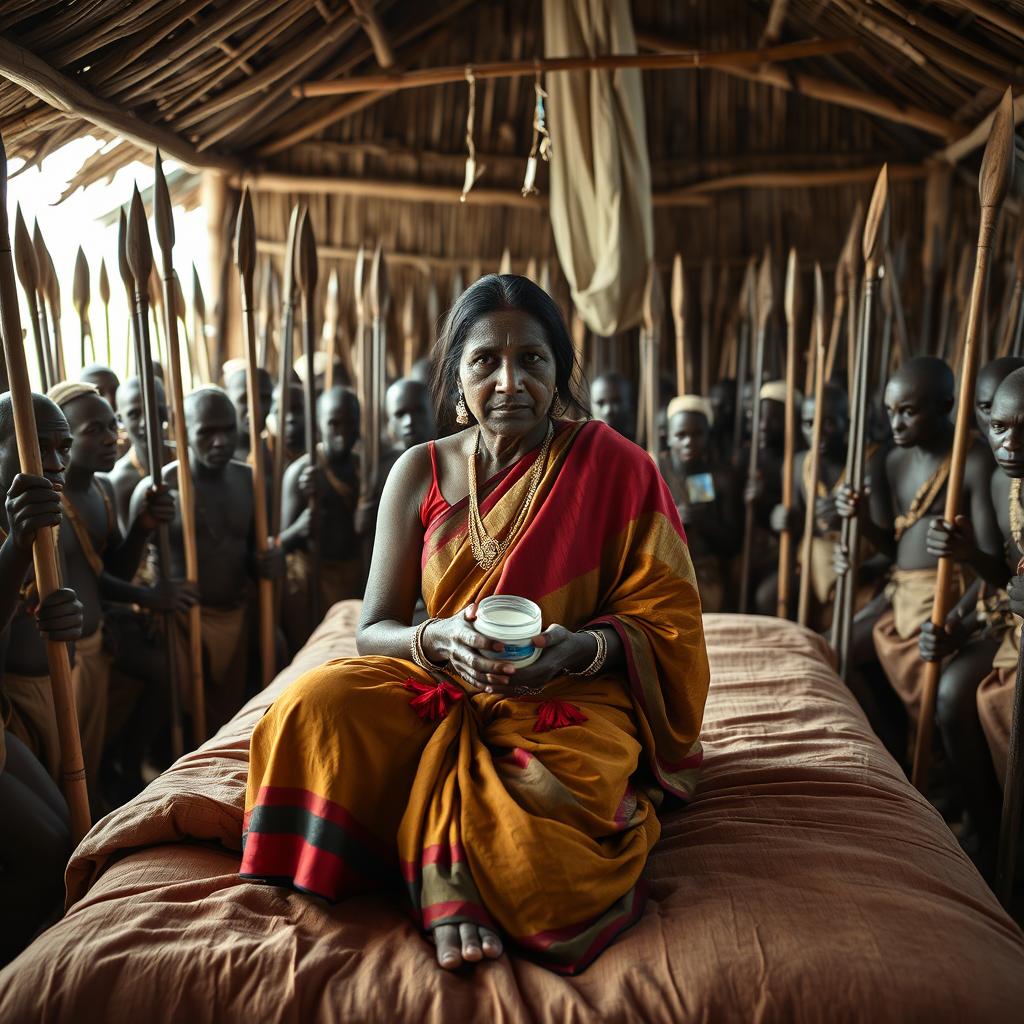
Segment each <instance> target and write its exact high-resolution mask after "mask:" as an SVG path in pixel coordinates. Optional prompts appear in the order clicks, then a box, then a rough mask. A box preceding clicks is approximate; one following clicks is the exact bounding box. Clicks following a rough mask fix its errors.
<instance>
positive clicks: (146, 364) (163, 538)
mask: <svg viewBox="0 0 1024 1024" xmlns="http://www.w3.org/2000/svg"><path fill="white" fill-rule="evenodd" d="M124 242H125V250H124V261H125V262H124V266H123V268H122V275H123V274H124V273H125V271H126V272H127V274H128V276H127V277H126V278H125V279H124V280H125V287H126V288H130V289H131V291H130V293H129V294H130V295H131V299H132V300H133V301H134V311H135V316H134V324H135V363H136V367H137V369H138V373H139V378H140V380H141V381H142V404H143V409H144V415H145V418H146V451H147V458H148V462H149V477H150V480H151V481H152V482H153V484H154V485H155V484H157V483H158V482H159V480H160V479H161V467H162V466H163V447H164V442H163V429H162V426H161V423H160V407H159V405H158V404H157V397H156V374H155V372H154V369H153V349H152V345H151V343H150V337H149V276H150V273H151V271H152V269H153V246H152V243H151V242H150V239H149V225H148V224H147V223H146V209H145V207H144V206H143V205H142V196H141V195H140V194H139V189H138V186H137V185H136V186H135V190H134V192H133V193H132V202H131V206H130V207H129V208H128V219H127V221H126V222H125V232H124ZM156 550H157V561H158V563H159V569H160V579H162V580H167V579H170V578H171V571H170V567H171V542H170V534H169V531H168V529H167V526H166V525H163V526H160V527H158V528H157V543H156ZM164 637H165V642H166V644H167V671H168V675H169V677H170V687H171V691H170V692H171V746H172V748H173V750H174V754H175V756H176V757H180V756H181V752H182V750H183V749H184V739H183V737H182V728H181V706H180V694H179V692H178V664H177V662H178V659H177V651H176V648H175V644H174V642H173V637H174V621H173V614H172V613H171V612H167V613H165V617H164Z"/></svg>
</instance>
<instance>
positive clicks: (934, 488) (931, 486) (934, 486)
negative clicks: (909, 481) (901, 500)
mask: <svg viewBox="0 0 1024 1024" xmlns="http://www.w3.org/2000/svg"><path fill="white" fill-rule="evenodd" d="M950 459H951V456H949V455H947V456H946V458H945V461H943V463H942V465H941V466H939V468H938V469H937V470H935V472H934V474H933V475H932V476H930V477H929V478H928V479H927V480H925V482H924V483H923V484H921V486H920V487H919V488H918V489H917V494H915V495H914V500H913V501H912V502H911V503H910V507H909V508H908V509H907V511H906V513H905V514H903V515H898V516H897V517H896V520H895V522H894V524H893V525H894V527H895V530H896V540H899V539H900V538H901V537H902V536H903V534H905V533H906V532H907V530H909V529H910V528H911V527H912V526H914V525H915V524H916V523H918V522H920V520H921V519H922V518H923V517H924V516H926V515H927V514H928V509H930V508H931V507H932V504H933V502H934V501H935V499H936V498H937V497H938V496H939V491H941V490H942V488H943V487H945V486H946V481H947V480H948V479H949V464H950Z"/></svg>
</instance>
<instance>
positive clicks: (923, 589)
mask: <svg viewBox="0 0 1024 1024" xmlns="http://www.w3.org/2000/svg"><path fill="white" fill-rule="evenodd" d="M937 578H938V570H937V569H935V568H929V569H893V570H892V572H891V574H890V578H889V584H888V586H887V587H886V588H885V594H886V597H888V598H889V602H890V605H891V607H890V608H889V609H888V610H887V611H885V612H883V613H882V615H880V616H879V618H878V620H877V621H876V622H875V626H874V629H873V631H872V636H873V638H874V641H875V652H876V654H877V655H878V660H879V661H880V662H881V663H882V668H883V669H884V670H885V674H886V676H887V677H888V679H889V683H890V685H891V686H892V688H893V689H894V690H895V691H896V693H897V694H898V695H899V697H900V699H901V700H902V701H903V704H904V706H905V707H906V709H907V714H908V715H909V716H910V720H911V722H916V721H917V714H918V711H919V710H920V706H921V694H922V690H923V688H924V673H925V664H926V663H925V662H924V661H922V660H921V650H920V647H919V646H918V638H919V636H920V633H921V626H922V625H923V624H924V623H925V622H926V621H927V620H928V619H929V618H931V614H932V605H933V604H934V602H935V584H936V581H937ZM962 594H963V577H962V575H961V574H960V573H958V572H955V573H954V574H953V579H952V581H951V584H950V600H951V601H957V600H959V598H960V596H961V595H962Z"/></svg>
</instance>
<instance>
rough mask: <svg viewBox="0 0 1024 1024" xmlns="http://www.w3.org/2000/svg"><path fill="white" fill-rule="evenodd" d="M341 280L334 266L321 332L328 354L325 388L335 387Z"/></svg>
mask: <svg viewBox="0 0 1024 1024" xmlns="http://www.w3.org/2000/svg"><path fill="white" fill-rule="evenodd" d="M340 291H341V282H340V281H339V280H338V268H337V267H332V268H331V273H330V276H329V277H328V278H327V295H326V297H325V300H324V325H323V329H322V330H321V332H320V338H321V341H322V342H323V348H324V352H325V353H326V354H327V368H326V370H325V371H324V390H325V391H330V390H331V388H333V387H334V362H335V360H336V359H337V357H338V318H339V314H340V312H341V299H340Z"/></svg>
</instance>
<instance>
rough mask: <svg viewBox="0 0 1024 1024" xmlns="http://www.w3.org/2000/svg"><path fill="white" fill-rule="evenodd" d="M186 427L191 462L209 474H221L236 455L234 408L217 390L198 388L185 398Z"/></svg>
mask: <svg viewBox="0 0 1024 1024" xmlns="http://www.w3.org/2000/svg"><path fill="white" fill-rule="evenodd" d="M185 425H186V427H187V428H188V444H189V448H190V449H191V450H192V455H193V457H194V459H195V460H196V461H197V462H198V463H200V464H201V465H202V466H203V467H204V468H205V469H207V470H210V471H211V472H218V471H223V469H224V468H225V467H226V466H227V464H228V463H229V462H230V461H231V457H232V456H233V455H234V453H235V444H236V442H237V439H238V427H237V421H236V416H235V407H234V405H232V403H231V399H230V398H228V396H227V394H226V393H225V392H224V391H222V390H221V389H220V388H217V387H213V386H212V385H211V386H208V387H204V388H199V389H198V390H197V391H193V392H192V393H191V394H189V395H186V396H185Z"/></svg>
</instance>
